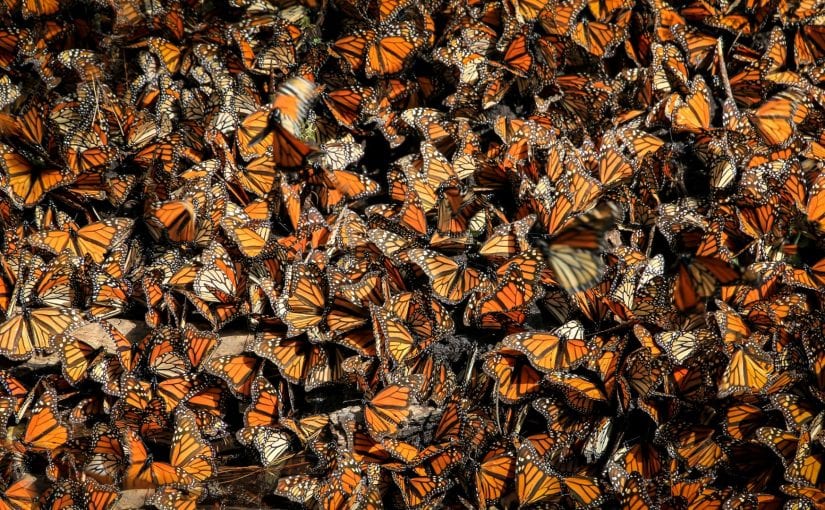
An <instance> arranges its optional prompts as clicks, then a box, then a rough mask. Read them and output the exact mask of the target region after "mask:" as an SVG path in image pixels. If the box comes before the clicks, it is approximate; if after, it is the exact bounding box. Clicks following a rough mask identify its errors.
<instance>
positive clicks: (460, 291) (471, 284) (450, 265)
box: [407, 248, 479, 304]
mask: <svg viewBox="0 0 825 510" xmlns="http://www.w3.org/2000/svg"><path fill="white" fill-rule="evenodd" d="M407 255H408V256H409V258H410V260H412V261H413V262H415V263H416V264H417V265H418V266H419V267H421V269H423V270H424V272H425V273H426V274H427V276H428V277H429V278H430V284H431V285H432V289H433V294H435V296H436V297H437V298H438V299H440V300H441V301H443V302H444V303H447V304H457V303H460V302H461V301H463V300H464V298H466V297H467V296H468V295H469V294H470V293H471V292H472V291H473V289H474V288H476V287H477V286H478V284H479V273H478V271H477V270H475V269H473V268H470V267H466V266H465V265H464V263H463V262H456V261H455V260H453V259H451V258H449V257H445V256H443V255H440V254H438V253H437V252H434V251H431V250H425V249H419V248H413V249H410V250H408V251H407Z"/></svg>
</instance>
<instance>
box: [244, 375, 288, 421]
mask: <svg viewBox="0 0 825 510" xmlns="http://www.w3.org/2000/svg"><path fill="white" fill-rule="evenodd" d="M280 406H281V403H280V397H279V396H278V393H277V391H276V390H275V387H274V386H272V384H271V383H270V382H269V381H267V380H266V379H265V378H264V377H262V376H258V377H256V378H255V380H254V381H252V403H251V404H249V407H247V408H246V411H244V425H246V426H247V427H261V426H265V427H273V426H276V425H278V415H279V414H280Z"/></svg>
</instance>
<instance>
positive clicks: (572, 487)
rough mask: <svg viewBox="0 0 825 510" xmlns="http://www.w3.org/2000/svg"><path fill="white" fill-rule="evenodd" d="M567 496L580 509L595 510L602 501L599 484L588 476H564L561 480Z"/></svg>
mask: <svg viewBox="0 0 825 510" xmlns="http://www.w3.org/2000/svg"><path fill="white" fill-rule="evenodd" d="M562 481H563V482H564V487H565V489H566V492H567V494H569V495H570V497H571V498H573V501H575V502H576V506H577V507H580V508H597V507H598V505H600V504H601V503H602V502H603V501H604V495H603V493H602V489H601V487H600V486H599V483H598V482H597V481H596V480H595V479H593V478H591V477H589V476H579V475H574V476H566V477H564V478H563V480H562Z"/></svg>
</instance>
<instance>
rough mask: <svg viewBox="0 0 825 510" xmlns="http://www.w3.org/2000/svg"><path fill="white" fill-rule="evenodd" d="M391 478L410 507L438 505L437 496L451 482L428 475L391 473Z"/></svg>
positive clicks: (448, 486) (445, 489) (449, 485)
mask: <svg viewBox="0 0 825 510" xmlns="http://www.w3.org/2000/svg"><path fill="white" fill-rule="evenodd" d="M392 478H393V480H394V481H395V484H396V485H397V486H398V490H399V491H401V497H402V498H403V500H404V503H405V504H406V505H407V506H408V507H411V508H418V507H422V506H423V505H429V504H434V505H435V506H436V507H437V506H438V503H437V501H438V500H439V499H438V498H439V496H440V495H441V494H443V493H444V492H446V491H447V490H448V489H449V488H450V487H451V486H452V482H451V481H450V480H449V479H447V478H442V477H430V476H405V475H402V474H399V473H393V474H392Z"/></svg>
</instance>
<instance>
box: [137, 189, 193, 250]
mask: <svg viewBox="0 0 825 510" xmlns="http://www.w3.org/2000/svg"><path fill="white" fill-rule="evenodd" d="M146 223H147V225H148V226H149V227H150V232H151V233H152V234H153V236H154V237H155V238H157V239H159V238H160V236H161V233H165V234H166V235H167V237H168V238H169V240H170V241H172V242H175V243H190V242H193V241H195V239H196V238H197V233H198V230H199V229H198V215H197V211H196V209H195V204H194V203H193V202H192V200H190V199H188V198H184V199H182V200H169V201H166V202H159V203H157V204H155V205H153V206H151V207H150V209H149V212H148V213H147V215H146Z"/></svg>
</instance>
